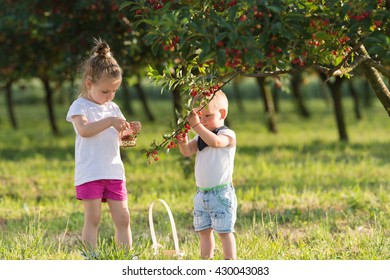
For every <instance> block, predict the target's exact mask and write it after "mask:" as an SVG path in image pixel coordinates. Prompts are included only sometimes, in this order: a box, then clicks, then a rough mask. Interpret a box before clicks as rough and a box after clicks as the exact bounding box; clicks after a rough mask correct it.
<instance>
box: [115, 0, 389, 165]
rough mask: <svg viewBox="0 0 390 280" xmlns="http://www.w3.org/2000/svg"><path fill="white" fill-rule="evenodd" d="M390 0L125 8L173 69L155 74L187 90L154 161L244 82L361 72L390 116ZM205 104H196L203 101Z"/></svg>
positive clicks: (231, 0) (165, 1)
mask: <svg viewBox="0 0 390 280" xmlns="http://www.w3.org/2000/svg"><path fill="white" fill-rule="evenodd" d="M389 2H390V1H387V2H386V1H383V0H354V1H346V0H328V1H324V0H298V1H296V0H241V1H237V0H224V1H222V0H221V1H210V0H206V1H200V0H147V1H141V0H135V1H126V2H124V3H123V4H122V5H121V9H122V12H124V11H127V12H128V13H129V14H131V18H133V19H135V22H134V24H135V26H137V27H138V28H139V30H140V32H142V36H143V37H142V38H143V40H144V42H145V43H146V44H147V45H149V46H150V47H151V50H152V51H153V53H154V55H155V56H161V55H164V57H167V59H166V61H165V65H166V67H165V69H164V70H160V71H158V70H157V69H156V66H153V65H151V66H150V68H149V77H150V78H151V79H152V81H154V82H156V83H158V84H159V85H161V86H162V87H164V88H167V89H174V88H179V89H180V92H181V94H182V95H183V96H184V97H185V98H186V106H185V107H184V110H183V111H182V112H177V114H178V123H177V127H175V128H174V130H173V131H172V132H171V133H168V134H165V135H163V140H162V141H161V142H156V141H154V142H153V143H152V144H151V148H150V150H148V151H147V155H148V156H149V157H150V159H152V158H153V157H154V158H156V157H157V154H158V151H159V150H161V149H165V148H167V147H168V148H171V147H173V146H174V145H175V144H174V143H175V137H176V136H177V134H178V133H182V132H184V133H185V132H187V131H188V127H187V125H186V121H185V119H186V117H187V115H188V114H189V112H190V111H191V110H192V108H193V107H195V106H199V105H200V104H203V105H205V104H207V101H208V100H209V98H210V96H211V97H212V96H213V94H214V92H215V91H217V90H219V89H221V88H222V87H223V86H224V85H225V84H227V83H228V82H230V81H231V80H232V79H234V78H235V77H237V76H246V77H278V76H280V75H285V74H294V73H299V72H302V71H305V70H306V69H308V68H310V69H314V70H316V71H318V72H320V73H321V74H322V75H325V77H326V79H330V78H331V77H333V76H338V77H346V78H353V73H354V70H355V69H356V68H360V69H361V70H362V71H363V72H364V74H365V76H366V78H367V80H368V81H369V82H370V84H371V86H372V88H373V89H374V91H375V93H376V96H377V97H378V99H379V100H380V102H381V103H382V104H383V106H384V108H385V110H386V111H387V113H388V114H389V115H390V92H389V89H388V88H387V86H386V84H385V83H384V81H383V77H384V76H385V77H387V78H388V77H389V76H390V70H389V67H388V65H389V62H390V47H389V46H390V37H389V6H390V4H389ZM199 96H200V97H202V98H201V101H200V102H199V101H198V102H196V100H197V99H198V97H199Z"/></svg>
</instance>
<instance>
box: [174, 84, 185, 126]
mask: <svg viewBox="0 0 390 280" xmlns="http://www.w3.org/2000/svg"><path fill="white" fill-rule="evenodd" d="M172 101H173V115H174V117H175V122H177V120H178V119H177V115H176V110H177V111H179V112H181V111H182V109H183V105H182V103H181V95H180V88H179V87H178V86H177V87H175V89H174V90H173V91H172Z"/></svg>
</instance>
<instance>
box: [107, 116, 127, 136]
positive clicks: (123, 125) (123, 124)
mask: <svg viewBox="0 0 390 280" xmlns="http://www.w3.org/2000/svg"><path fill="white" fill-rule="evenodd" d="M111 122H112V126H113V127H114V128H115V129H116V130H117V131H118V132H122V131H124V130H126V129H129V128H130V124H129V123H128V122H127V121H126V120H125V119H122V118H118V117H113V118H112V119H111Z"/></svg>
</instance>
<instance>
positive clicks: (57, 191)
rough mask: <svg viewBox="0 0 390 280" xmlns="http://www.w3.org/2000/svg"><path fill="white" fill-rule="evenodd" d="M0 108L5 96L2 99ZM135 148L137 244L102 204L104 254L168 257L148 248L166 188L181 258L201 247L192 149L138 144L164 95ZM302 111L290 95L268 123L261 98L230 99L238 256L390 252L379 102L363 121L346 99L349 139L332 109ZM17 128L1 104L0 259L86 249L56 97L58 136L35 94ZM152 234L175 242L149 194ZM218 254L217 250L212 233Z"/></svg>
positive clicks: (68, 139)
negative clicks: (187, 153) (124, 240)
mask: <svg viewBox="0 0 390 280" xmlns="http://www.w3.org/2000/svg"><path fill="white" fill-rule="evenodd" d="M0 105H1V106H2V107H3V108H4V104H0ZM150 105H151V106H152V108H153V111H154V113H155V115H156V117H157V121H156V122H155V123H150V122H147V121H145V119H146V118H145V117H144V115H143V113H142V109H141V108H140V104H138V103H136V104H135V108H136V111H137V113H138V117H137V119H139V120H140V121H142V122H143V130H142V133H141V135H140V136H139V138H138V143H137V146H136V147H135V148H132V149H128V150H124V151H123V153H124V155H125V158H126V161H125V168H126V176H127V180H128V182H127V188H128V192H129V207H130V210H131V225H132V233H133V239H134V250H132V251H131V252H130V254H127V253H126V252H124V251H123V250H121V249H120V248H116V246H115V242H114V241H113V237H112V236H113V225H112V221H111V218H110V215H109V211H108V208H107V206H106V205H105V207H103V214H102V221H101V226H100V235H99V250H98V253H99V258H100V259H132V258H133V257H134V256H137V257H138V258H140V259H167V258H169V257H167V256H165V255H162V254H160V255H154V254H153V251H152V249H151V237H150V232H149V225H148V207H149V205H150V203H151V202H152V201H153V200H155V199H157V198H161V199H164V200H165V201H166V202H167V203H168V204H169V205H170V207H171V210H172V212H173V215H174V218H175V222H176V227H177V229H178V235H179V239H180V247H181V249H183V250H184V251H185V256H184V259H199V255H200V254H199V244H198V237H197V235H196V234H195V232H194V231H193V228H192V214H191V212H192V198H193V195H194V190H195V186H194V178H193V173H192V168H193V167H192V162H191V160H185V159H183V157H182V156H181V155H180V154H179V152H178V150H172V151H171V152H170V153H169V154H168V155H161V156H160V158H161V159H160V161H159V162H157V163H153V164H151V165H149V164H148V163H147V161H146V157H145V156H144V155H141V154H140V151H141V150H142V149H143V148H146V147H148V146H149V144H150V142H151V141H152V140H153V139H158V140H160V136H161V134H162V133H164V132H166V130H167V129H168V128H169V123H170V122H172V118H171V116H173V113H171V107H170V106H171V103H170V102H169V101H153V100H151V104H150ZM308 105H309V108H310V110H311V113H312V117H311V118H310V119H301V118H300V117H299V116H298V115H297V114H296V112H295V108H294V106H293V104H292V102H291V101H290V100H287V101H283V102H282V103H281V112H280V113H279V115H278V128H279V133H278V134H271V133H269V132H268V131H267V129H266V126H265V118H264V113H263V111H262V103H261V101H260V100H257V99H254V100H250V101H245V103H244V107H245V111H244V112H239V109H238V106H237V105H236V104H235V103H234V101H233V100H231V104H230V112H229V125H230V127H231V128H232V129H234V130H235V131H236V134H237V143H238V147H237V154H236V162H235V173H234V183H235V186H236V191H237V197H238V202H239V205H238V221H237V223H236V231H237V232H236V240H237V248H238V257H239V258H240V259H278V260H279V259H280V260H291V259H300V260H301V259H316V260H323V259H390V238H389V237H390V217H389V213H390V209H389V208H390V195H389V193H390V186H389V182H390V172H389V170H390V141H389V140H390V138H389V131H390V123H389V120H388V117H387V115H386V113H385V111H384V109H383V108H382V107H381V105H380V104H379V102H375V106H373V107H372V108H369V109H365V110H364V112H363V113H364V119H363V120H361V121H358V120H356V119H355V118H354V116H353V114H352V108H351V103H350V101H349V100H345V107H346V108H345V112H346V114H345V115H346V122H347V126H348V133H349V136H350V142H349V143H340V142H339V141H338V135H337V128H336V126H335V121H334V117H333V114H332V109H331V108H330V106H329V105H327V104H325V103H324V102H323V101H322V100H315V99H312V100H310V101H308ZM16 111H17V115H18V120H19V123H20V129H19V130H17V131H14V130H13V129H11V128H10V126H9V125H8V123H7V122H6V116H5V114H4V110H2V112H0V129H1V134H0V158H1V161H0V259H82V257H81V255H80V253H81V252H82V251H83V247H82V245H81V243H80V241H79V238H80V232H81V228H82V224H83V210H82V205H81V203H80V202H79V201H77V200H76V199H75V197H74V195H75V194H74V188H73V164H74V162H73V160H74V157H73V149H74V132H73V130H72V127H71V125H70V124H68V123H66V122H65V120H64V117H65V114H66V111H67V106H62V107H57V108H56V112H57V115H58V123H59V126H60V129H61V131H62V136H61V137H53V136H52V135H51V133H50V130H49V126H48V122H47V120H46V111H45V109H44V107H43V106H42V105H40V104H39V103H38V104H34V105H27V104H22V105H19V106H18V107H17V108H16ZM154 217H155V228H156V231H157V233H158V240H159V241H160V243H162V244H164V245H165V247H166V249H173V242H172V236H171V232H170V224H169V220H168V216H167V214H166V212H165V209H164V208H163V206H162V205H160V206H158V205H156V206H155V212H154ZM215 258H216V259H223V252H222V249H221V246H220V243H219V241H218V239H217V250H216V257H215Z"/></svg>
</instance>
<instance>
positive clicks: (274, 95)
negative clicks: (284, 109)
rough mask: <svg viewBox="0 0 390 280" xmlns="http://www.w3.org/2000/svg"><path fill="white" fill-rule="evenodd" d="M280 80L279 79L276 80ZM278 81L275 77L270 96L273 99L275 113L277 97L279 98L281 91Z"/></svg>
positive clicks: (277, 111)
mask: <svg viewBox="0 0 390 280" xmlns="http://www.w3.org/2000/svg"><path fill="white" fill-rule="evenodd" d="M278 82H280V81H278ZM278 82H277V81H276V79H275V82H274V83H273V85H272V89H271V96H272V98H273V100H274V107H275V113H279V112H280V110H279V108H280V107H279V98H280V92H281V84H280V85H279V84H278Z"/></svg>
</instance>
